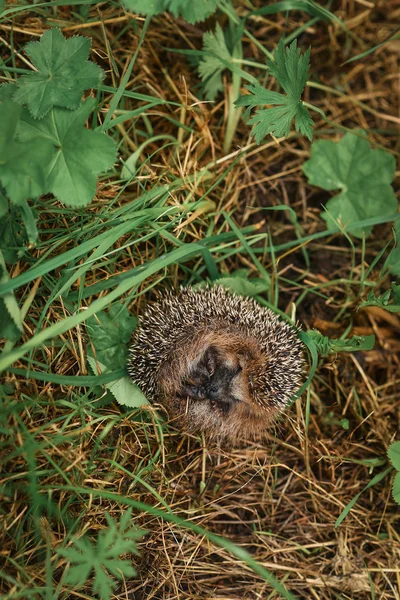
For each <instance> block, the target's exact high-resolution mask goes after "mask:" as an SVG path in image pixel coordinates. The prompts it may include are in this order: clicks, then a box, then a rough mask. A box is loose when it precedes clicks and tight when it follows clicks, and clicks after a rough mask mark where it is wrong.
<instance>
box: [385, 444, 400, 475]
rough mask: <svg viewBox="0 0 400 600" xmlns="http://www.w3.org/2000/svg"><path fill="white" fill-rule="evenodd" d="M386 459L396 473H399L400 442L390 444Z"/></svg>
mask: <svg viewBox="0 0 400 600" xmlns="http://www.w3.org/2000/svg"><path fill="white" fill-rule="evenodd" d="M388 457H389V460H390V462H391V463H392V465H393V466H394V468H395V469H396V470H397V471H400V440H399V441H397V442H393V443H392V444H390V446H389V448H388Z"/></svg>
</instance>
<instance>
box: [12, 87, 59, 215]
mask: <svg viewBox="0 0 400 600" xmlns="http://www.w3.org/2000/svg"><path fill="white" fill-rule="evenodd" d="M0 110H1V117H0V181H1V184H2V185H3V187H4V189H5V191H6V193H7V196H8V197H9V198H10V200H11V202H13V203H14V204H21V203H22V202H23V201H24V200H26V199H27V198H38V197H39V196H40V195H42V194H44V193H45V192H46V175H45V164H46V163H47V162H48V161H49V160H50V158H51V154H52V144H51V143H50V142H49V141H48V140H46V139H44V138H42V139H40V138H38V139H35V140H33V139H32V140H29V141H25V142H24V143H21V142H22V141H20V140H18V139H17V132H18V129H19V126H20V118H21V114H22V110H21V107H19V106H17V104H14V103H13V102H11V101H10V100H8V99H5V100H3V101H2V103H1V105H0Z"/></svg>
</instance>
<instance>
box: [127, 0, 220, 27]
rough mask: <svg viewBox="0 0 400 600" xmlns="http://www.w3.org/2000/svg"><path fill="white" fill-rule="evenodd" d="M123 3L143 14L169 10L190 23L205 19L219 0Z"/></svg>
mask: <svg viewBox="0 0 400 600" xmlns="http://www.w3.org/2000/svg"><path fill="white" fill-rule="evenodd" d="M122 4H123V5H124V6H125V8H127V9H128V10H130V11H131V12H133V13H139V14H141V15H149V16H153V15H159V14H160V13H162V12H164V11H165V10H168V11H169V12H171V13H172V14H173V15H174V17H182V18H183V19H185V21H187V22H188V23H198V22H199V21H204V19H207V17H209V16H210V15H212V14H213V13H214V12H215V11H216V10H217V8H218V0H196V2H193V1H192V0H152V1H151V2H149V0H122Z"/></svg>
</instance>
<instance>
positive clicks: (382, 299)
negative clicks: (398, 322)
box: [358, 281, 400, 313]
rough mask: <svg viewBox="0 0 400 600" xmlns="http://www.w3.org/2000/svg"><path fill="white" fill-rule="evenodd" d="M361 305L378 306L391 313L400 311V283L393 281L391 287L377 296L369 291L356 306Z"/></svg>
mask: <svg viewBox="0 0 400 600" xmlns="http://www.w3.org/2000/svg"><path fill="white" fill-rule="evenodd" d="M363 306H379V307H380V308H384V309H385V310H387V311H388V312H391V313H398V312H400V285H396V284H395V283H394V281H393V282H392V287H391V289H390V290H387V291H386V292H385V293H384V294H381V295H380V296H377V297H376V296H375V295H374V292H370V293H369V294H368V296H367V299H366V300H364V301H363V302H361V304H360V306H359V307H358V308H362V307H363Z"/></svg>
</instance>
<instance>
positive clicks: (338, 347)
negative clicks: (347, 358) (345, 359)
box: [307, 329, 375, 356]
mask: <svg viewBox="0 0 400 600" xmlns="http://www.w3.org/2000/svg"><path fill="white" fill-rule="evenodd" d="M307 335H308V336H309V337H310V338H311V339H312V341H313V342H314V344H315V346H316V348H317V351H318V354H319V355H320V356H329V354H335V353H336V352H358V351H359V350H372V348H373V347H374V344H375V336H374V335H354V336H353V337H351V338H348V339H343V340H342V339H337V340H335V339H331V338H328V337H327V336H326V335H322V333H320V332H319V331H317V330H316V329H311V330H310V331H308V332H307Z"/></svg>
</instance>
